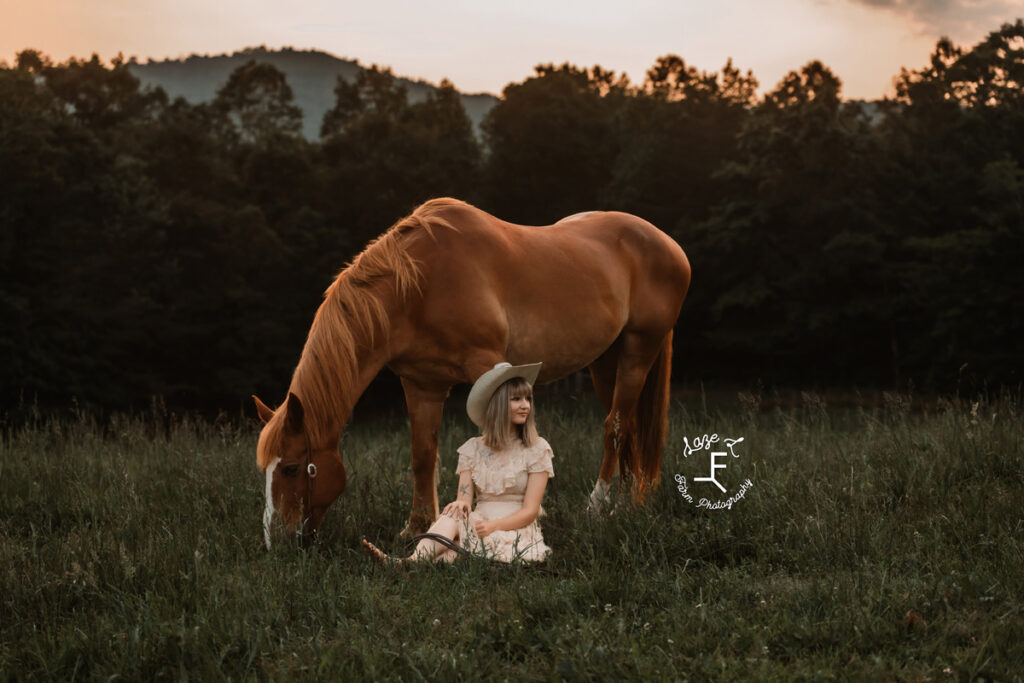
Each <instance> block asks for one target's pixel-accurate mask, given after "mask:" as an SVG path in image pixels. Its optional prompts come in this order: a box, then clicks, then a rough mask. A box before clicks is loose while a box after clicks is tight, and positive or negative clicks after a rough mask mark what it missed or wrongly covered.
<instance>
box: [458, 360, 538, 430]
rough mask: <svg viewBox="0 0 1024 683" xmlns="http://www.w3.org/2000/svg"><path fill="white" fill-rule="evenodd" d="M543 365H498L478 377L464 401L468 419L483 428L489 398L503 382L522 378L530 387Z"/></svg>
mask: <svg viewBox="0 0 1024 683" xmlns="http://www.w3.org/2000/svg"><path fill="white" fill-rule="evenodd" d="M541 365H543V363H530V364H529V365H512V364H511V363H504V362H503V363H498V364H497V365H495V366H494V367H493V368H491V369H490V370H488V371H487V372H485V373H484V374H482V375H480V377H479V379H477V381H476V382H474V383H473V388H472V389H470V390H469V398H468V399H466V412H467V413H469V419H470V420H472V421H473V423H474V424H476V426H478V427H483V426H484V413H485V412H486V411H487V404H488V403H489V402H490V400H491V396H493V395H494V392H495V391H497V389H498V387H500V386H501V385H502V384H504V383H505V382H507V381H509V380H510V379H513V378H515V377H522V378H523V379H525V380H526V381H527V382H529V383H530V384H531V385H532V384H533V383H534V382H536V381H537V375H538V374H540V366H541Z"/></svg>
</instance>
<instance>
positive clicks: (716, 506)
mask: <svg viewBox="0 0 1024 683" xmlns="http://www.w3.org/2000/svg"><path fill="white" fill-rule="evenodd" d="M742 443H743V437H742V436H741V437H739V438H737V439H731V438H720V437H719V436H718V434H703V435H701V436H698V437H696V438H694V440H693V442H692V443H691V442H690V440H689V439H687V438H686V437H685V436H684V437H683V457H684V458H686V459H687V460H688V461H690V462H692V463H694V465H693V467H694V468H696V469H695V471H697V472H701V473H702V474H703V473H706V476H699V477H698V476H695V477H693V485H694V489H695V491H699V492H700V494H702V495H701V497H700V498H698V499H697V500H696V502H695V500H694V498H695V497H696V495H697V493H691V492H690V487H689V484H688V482H687V480H686V477H685V476H683V475H682V474H677V475H676V476H675V481H676V484H677V486H676V490H677V491H679V495H681V496H682V497H683V500H685V501H686V502H688V503H689V504H690V505H693V506H695V507H699V508H704V509H706V510H731V509H732V506H733V505H735V504H736V503H738V502H739V501H740V500H742V499H743V497H744V496H746V495H747V491H749V490H750V489H751V488H753V487H754V482H752V481H750V479H743V480H742V481H741V482H740V484H739V485H738V486H737V485H735V484H734V483H731V482H735V481H736V480H737V479H738V476H739V475H740V473H739V470H740V467H739V458H740V455H741V453H740V448H739V446H740V444H742ZM691 455H692V456H694V457H693V458H692V459H691V458H690V456H691ZM730 458H731V459H730ZM730 465H731V467H730ZM719 470H733V471H726V472H722V473H721V474H719ZM730 475H732V476H730ZM716 489H717V490H716ZM730 492H731V494H730ZM711 496H714V500H712V498H711ZM723 496H724V497H723Z"/></svg>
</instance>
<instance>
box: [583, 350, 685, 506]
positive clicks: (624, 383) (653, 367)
mask: <svg viewBox="0 0 1024 683" xmlns="http://www.w3.org/2000/svg"><path fill="white" fill-rule="evenodd" d="M671 349H672V334H671V332H669V333H668V334H667V335H666V336H664V337H662V338H660V339H654V338H652V337H651V336H648V335H640V334H637V333H627V334H626V335H625V336H624V338H623V344H622V353H621V354H620V355H619V358H618V363H617V367H616V372H615V390H614V393H613V396H612V402H611V409H610V410H609V412H608V416H607V417H606V418H605V428H604V453H605V454H604V460H603V462H602V465H601V479H600V480H599V481H598V485H597V486H595V493H597V494H598V497H600V495H601V493H602V492H601V491H598V488H599V487H601V484H602V482H604V487H603V488H604V489H605V491H604V493H606V492H607V486H608V484H609V483H610V480H611V477H612V475H613V474H614V472H615V465H616V464H618V468H619V477H620V482H621V483H624V484H625V485H626V486H627V487H628V488H629V489H631V490H632V492H633V498H634V500H635V501H636V502H642V501H643V499H644V498H645V497H646V495H647V493H648V492H650V491H651V490H652V489H653V488H654V486H656V485H657V481H658V476H659V470H660V467H661V455H662V451H661V448H662V441H663V437H664V432H665V420H666V417H667V409H668V379H669V372H670V370H671Z"/></svg>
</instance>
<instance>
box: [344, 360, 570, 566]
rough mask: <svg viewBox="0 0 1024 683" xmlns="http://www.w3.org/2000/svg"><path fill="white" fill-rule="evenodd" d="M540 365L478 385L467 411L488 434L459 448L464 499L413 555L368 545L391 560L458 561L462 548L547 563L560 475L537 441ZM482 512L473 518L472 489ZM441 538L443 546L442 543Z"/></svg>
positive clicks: (500, 372) (501, 366) (501, 369)
mask: <svg viewBox="0 0 1024 683" xmlns="http://www.w3.org/2000/svg"><path fill="white" fill-rule="evenodd" d="M540 366H541V364H540V363H535V364H532V365H519V366H513V365H510V364H508V363H498V364H497V365H495V366H494V368H492V369H491V370H488V371H487V372H485V373H484V374H483V375H482V376H481V377H480V379H478V380H477V381H476V383H475V384H473V388H472V390H471V391H470V392H469V400H468V401H467V402H466V411H467V412H468V413H469V417H470V419H471V420H473V422H474V423H475V424H477V425H478V426H479V427H481V429H482V431H483V435H482V436H478V437H474V438H472V439H470V440H469V441H467V442H466V443H464V444H462V446H460V447H459V451H458V452H459V465H458V468H457V469H456V470H455V472H456V474H458V475H459V495H458V497H457V498H456V499H455V500H454V501H453V502H451V503H449V504H448V505H447V506H445V508H444V511H443V512H442V513H441V516H440V517H438V519H437V521H436V522H434V524H433V525H431V527H430V529H429V531H428V532H427V533H426V534H423V538H422V540H420V542H419V544H418V545H417V546H416V549H415V550H414V551H413V553H412V555H410V556H409V557H407V558H396V557H392V556H389V555H386V554H385V553H384V552H382V551H381V550H380V549H379V548H377V547H376V546H375V545H373V544H372V543H370V542H369V541H367V540H366V539H365V538H364V539H363V545H365V546H366V548H367V549H368V550H369V551H370V552H371V553H372V554H373V556H374V557H376V558H377V559H379V560H381V561H384V562H393V563H399V562H418V561H424V560H426V561H432V562H433V561H437V560H445V561H449V562H450V561H451V560H453V559H455V557H456V555H457V553H458V552H459V549H461V550H465V551H469V552H473V553H478V554H482V555H484V556H486V557H489V558H493V559H496V560H499V561H502V562H512V561H515V560H523V561H527V562H537V561H540V560H543V559H545V558H546V557H547V556H548V553H550V552H551V549H550V548H549V547H548V546H547V545H545V544H544V537H543V536H542V535H541V531H540V525H539V524H538V523H537V518H538V517H539V516H540V515H543V514H544V511H543V509H542V508H541V505H540V504H541V500H542V499H543V498H544V489H545V487H546V486H547V483H548V478H549V477H553V476H555V472H554V469H552V466H551V456H552V453H551V447H550V446H549V445H548V442H547V441H545V440H544V439H542V438H541V437H539V436H538V435H537V428H536V426H535V425H534V416H533V405H532V404H533V386H532V384H533V382H534V381H536V379H537V374H538V373H539V372H540ZM474 489H475V490H476V494H477V506H476V509H475V510H473V511H472V512H470V508H471V507H472V503H473V491H474ZM435 539H436V540H435Z"/></svg>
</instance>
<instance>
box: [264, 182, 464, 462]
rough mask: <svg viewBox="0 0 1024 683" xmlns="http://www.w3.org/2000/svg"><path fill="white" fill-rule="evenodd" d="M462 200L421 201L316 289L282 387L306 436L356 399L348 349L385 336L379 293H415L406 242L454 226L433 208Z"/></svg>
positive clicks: (270, 428)
mask: <svg viewBox="0 0 1024 683" xmlns="http://www.w3.org/2000/svg"><path fill="white" fill-rule="evenodd" d="M467 206H469V205H468V204H466V203H465V202H462V201H459V200H457V199H451V198H448V197H444V198H439V199H431V200H430V201H428V202H425V203H424V204H421V205H420V206H418V207H417V208H416V209H415V210H414V211H413V212H412V213H411V214H409V215H408V216H406V217H405V218H402V219H401V220H399V221H398V222H397V223H395V224H394V225H392V226H391V227H390V228H389V229H388V230H387V231H385V232H384V233H383V234H382V235H380V236H379V237H377V238H376V239H374V240H373V241H371V242H370V243H369V244H368V245H366V248H364V249H363V251H362V252H360V253H359V254H358V255H357V256H356V257H355V258H354V259H352V261H351V262H350V263H348V264H346V266H345V267H344V268H343V269H342V271H341V272H340V273H338V276H337V277H336V278H335V280H334V282H333V283H331V285H330V286H329V287H328V288H327V290H326V291H325V292H324V300H323V302H321V304H320V307H319V308H318V309H317V312H316V315H315V316H314V318H313V324H312V325H311V326H310V328H309V335H308V337H307V338H306V344H305V346H304V347H303V349H302V356H301V358H300V359H299V363H298V365H297V366H296V367H295V372H294V374H293V375H292V381H291V387H290V389H289V391H292V392H294V393H295V394H296V395H297V396H298V397H299V398H300V399H301V400H302V405H303V408H304V414H305V423H306V430H307V433H308V435H309V438H310V439H311V440H312V441H313V442H317V443H319V442H323V441H325V440H327V439H329V438H331V437H332V436H333V435H331V434H328V429H329V425H330V422H331V420H330V417H332V416H337V417H338V418H339V419H341V420H347V419H348V416H349V415H350V414H351V412H352V408H353V407H354V406H355V403H356V400H358V398H359V396H358V395H357V394H355V392H356V391H357V388H356V381H357V378H358V374H359V368H358V364H357V361H358V359H357V356H356V348H357V347H358V346H360V345H371V344H373V341H374V338H375V337H376V335H377V334H379V333H383V334H387V330H388V323H389V320H388V311H387V307H386V301H385V298H384V297H385V294H386V293H387V292H388V290H389V289H390V290H391V291H393V292H394V295H395V296H396V297H397V299H398V300H399V301H406V300H408V298H409V297H410V296H411V295H412V294H413V293H414V292H415V293H420V292H421V284H422V280H421V274H420V268H419V263H418V262H417V261H416V260H415V259H414V258H413V257H412V255H411V254H410V253H409V249H408V248H409V245H410V244H412V243H413V242H414V241H416V240H419V239H423V237H422V236H423V235H426V236H427V237H429V238H430V239H435V238H434V229H435V228H438V227H442V228H448V229H450V230H455V231H458V229H457V228H456V227H455V226H453V225H452V224H451V223H450V222H449V221H448V220H447V219H445V218H444V217H443V216H442V215H441V213H442V212H443V211H444V210H445V209H448V208H452V207H467ZM284 414H285V411H284V410H281V409H278V410H277V411H275V413H274V417H273V418H271V420H270V422H268V423H267V425H266V427H265V428H264V430H263V433H262V434H261V435H260V444H259V447H258V449H257V461H258V464H259V466H260V468H261V469H266V467H267V466H268V465H269V464H270V461H271V459H272V458H273V457H275V456H274V454H276V453H280V452H281V440H282V438H283V435H282V431H283V430H282V427H283V422H284Z"/></svg>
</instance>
